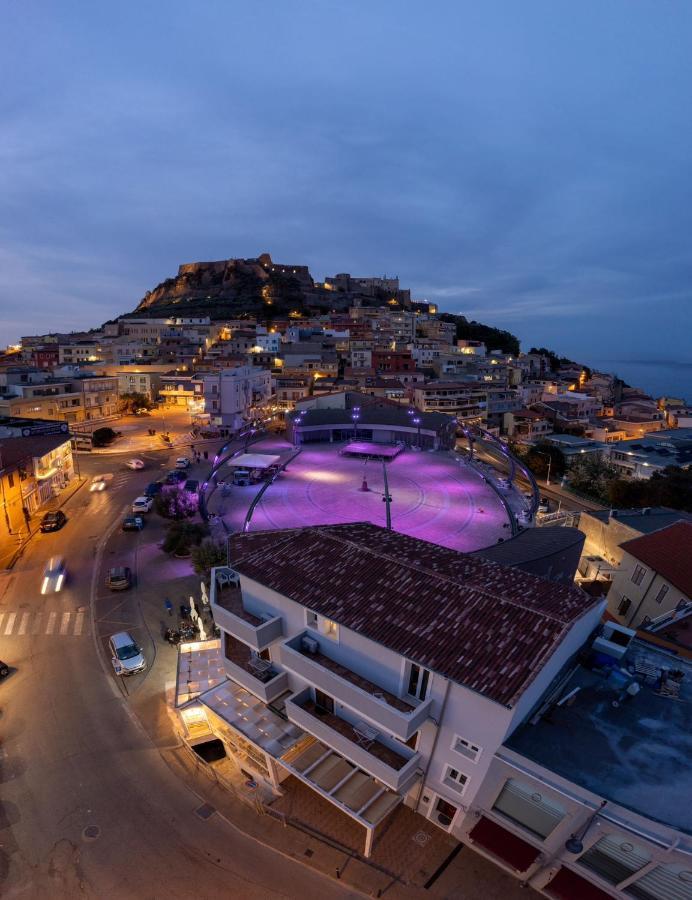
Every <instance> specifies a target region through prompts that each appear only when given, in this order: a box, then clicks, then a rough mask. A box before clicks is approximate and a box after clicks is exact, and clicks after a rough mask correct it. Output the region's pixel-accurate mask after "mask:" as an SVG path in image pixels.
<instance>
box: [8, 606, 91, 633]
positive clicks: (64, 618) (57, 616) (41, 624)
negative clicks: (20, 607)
mask: <svg viewBox="0 0 692 900" xmlns="http://www.w3.org/2000/svg"><path fill="white" fill-rule="evenodd" d="M84 619H85V613H84V612H82V611H79V610H78V611H76V612H75V611H65V612H60V611H58V610H52V611H51V612H45V613H44V612H0V637H12V636H14V637H30V636H35V635H39V634H45V635H53V636H55V637H79V636H80V635H81V634H83V633H84V629H85V622H84Z"/></svg>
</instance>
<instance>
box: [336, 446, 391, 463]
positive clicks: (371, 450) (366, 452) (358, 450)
mask: <svg viewBox="0 0 692 900" xmlns="http://www.w3.org/2000/svg"><path fill="white" fill-rule="evenodd" d="M403 449H404V447H403V446H402V445H401V444H374V443H371V442H370V441H351V443H350V444H346V446H345V447H344V448H343V450H341V451H340V454H341V456H357V457H360V458H361V459H380V460H384V461H385V462H389V461H390V460H392V459H396V458H397V456H398V455H399V454H400V453H401V451H402V450H403Z"/></svg>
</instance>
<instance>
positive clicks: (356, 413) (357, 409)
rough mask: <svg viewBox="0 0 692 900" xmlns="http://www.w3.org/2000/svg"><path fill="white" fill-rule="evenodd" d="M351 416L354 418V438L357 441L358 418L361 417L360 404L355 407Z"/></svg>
mask: <svg viewBox="0 0 692 900" xmlns="http://www.w3.org/2000/svg"><path fill="white" fill-rule="evenodd" d="M351 418H352V419H353V440H354V441H355V440H356V439H357V438H358V419H360V406H354V407H353V412H352V413H351Z"/></svg>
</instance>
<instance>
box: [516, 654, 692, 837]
mask: <svg viewBox="0 0 692 900" xmlns="http://www.w3.org/2000/svg"><path fill="white" fill-rule="evenodd" d="M621 664H622V666H623V667H624V668H626V669H627V670H628V671H629V672H631V673H632V674H633V675H634V676H635V677H636V678H637V681H638V683H639V685H640V690H639V693H637V694H636V695H635V696H629V695H627V693H626V691H625V690H624V684H625V683H626V682H623V681H622V680H621V679H620V678H619V676H618V675H617V674H611V675H610V676H607V675H604V674H601V673H600V672H599V671H595V670H594V671H590V670H588V669H586V668H584V667H582V666H579V667H578V668H577V670H576V671H575V672H574V674H573V675H572V677H571V679H570V681H569V683H568V684H567V685H566V686H565V687H564V688H563V691H562V694H561V696H562V697H563V698H564V697H566V696H567V694H569V693H570V692H572V691H574V690H575V689H578V693H577V694H576V695H575V697H574V700H573V702H571V704H563V705H562V706H555V705H553V706H552V708H551V709H550V710H549V711H548V713H547V714H546V715H544V716H543V717H542V718H541V719H540V720H539V721H538V723H537V724H535V725H531V724H529V723H528V722H527V723H526V724H525V725H523V726H522V727H521V728H520V729H519V730H518V731H516V732H515V733H514V734H513V735H512V737H511V738H510V739H509V740H508V741H507V746H508V747H509V748H510V749H512V750H514V751H515V752H517V753H520V754H522V755H523V756H526V757H528V758H529V759H532V760H534V761H535V762H537V763H539V764H540V765H542V766H545V768H547V769H550V770H552V771H553V772H556V773H558V774H559V775H561V776H563V777H564V778H568V779H569V780H570V781H573V782H575V783H576V784H580V785H583V786H584V787H586V788H588V789H589V790H590V791H593V792H594V793H596V794H598V795H600V796H602V797H603V798H605V799H608V800H611V801H613V802H615V803H618V804H620V805H621V806H624V807H627V808H628V809H631V810H633V811H634V812H636V813H639V814H640V815H642V816H645V817H647V818H651V819H654V820H656V821H658V822H662V823H664V824H667V825H670V826H672V827H673V828H676V829H679V830H681V831H684V832H686V833H688V834H692V805H691V804H689V803H685V802H681V798H683V797H692V769H691V767H690V759H691V758H692V665H690V663H689V662H688V661H686V660H683V659H680V658H678V657H675V656H672V655H671V654H670V653H666V652H664V651H662V650H659V649H657V648H655V647H654V646H653V645H651V644H646V643H644V642H641V641H634V642H633V643H632V644H631V646H630V648H629V650H628V651H627V654H626V655H625V657H624V659H623V661H622V662H621ZM676 671H677V673H682V676H683V677H682V679H681V680H679V674H678V676H677V677H671V673H675V672H676ZM662 675H663V678H662V677H661V676H662Z"/></svg>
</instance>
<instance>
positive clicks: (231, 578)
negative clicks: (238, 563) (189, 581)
mask: <svg viewBox="0 0 692 900" xmlns="http://www.w3.org/2000/svg"><path fill="white" fill-rule="evenodd" d="M209 602H210V604H211V608H212V613H213V614H214V621H215V622H216V624H217V625H218V626H219V627H220V628H222V629H223V630H224V631H226V632H227V633H228V634H232V635H233V637H236V638H238V640H239V641H242V643H243V644H247V645H248V646H250V647H252V648H253V650H263V649H264V648H265V647H268V646H269V645H270V644H272V643H273V642H274V641H276V640H278V638H280V637H281V636H282V635H283V625H282V621H281V617H280V616H267V617H266V618H263V617H260V616H256V615H254V614H253V613H250V612H248V611H247V610H246V609H245V607H244V606H243V595H242V592H241V590H240V585H239V581H238V576H237V575H236V573H235V572H234V571H233V570H232V569H230V568H228V567H227V566H219V567H217V568H215V569H212V573H211V590H210V597H209Z"/></svg>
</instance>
